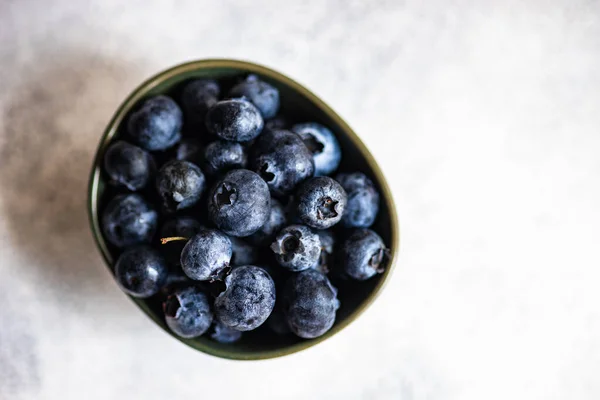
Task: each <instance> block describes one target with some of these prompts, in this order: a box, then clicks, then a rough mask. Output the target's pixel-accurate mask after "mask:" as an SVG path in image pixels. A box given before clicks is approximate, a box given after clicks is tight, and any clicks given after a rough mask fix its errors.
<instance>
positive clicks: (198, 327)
mask: <svg viewBox="0 0 600 400" xmlns="http://www.w3.org/2000/svg"><path fill="white" fill-rule="evenodd" d="M163 310H164V313H165V321H166V323H167V326H168V327H169V328H170V329H171V330H172V331H173V332H174V333H175V334H176V335H177V336H181V337H182V338H186V339H191V338H195V337H198V336H200V335H202V334H204V333H205V332H206V331H208V328H210V325H211V324H212V322H213V312H212V310H211V308H210V303H209V301H208V297H207V296H206V295H205V294H204V293H203V292H202V291H200V289H198V288H196V287H193V286H190V287H185V288H181V289H177V290H176V291H175V292H173V293H172V294H171V295H170V296H169V297H167V300H166V301H165V302H164V304H163Z"/></svg>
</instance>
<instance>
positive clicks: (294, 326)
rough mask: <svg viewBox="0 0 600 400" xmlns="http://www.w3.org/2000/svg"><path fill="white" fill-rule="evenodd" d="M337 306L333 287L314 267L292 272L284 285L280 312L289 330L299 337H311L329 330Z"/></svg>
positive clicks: (337, 302) (337, 301) (333, 320)
mask: <svg viewBox="0 0 600 400" xmlns="http://www.w3.org/2000/svg"><path fill="white" fill-rule="evenodd" d="M339 306H340V302H339V300H338V299H337V289H336V288H335V287H333V285H332V284H331V282H329V279H327V277H326V276H325V275H324V274H322V273H321V272H319V271H317V270H315V269H307V270H306V271H302V272H300V273H297V274H294V275H292V276H291V277H290V278H289V279H288V281H287V282H286V284H285V289H284V294H283V311H284V313H285V315H286V318H287V322H288V325H289V327H290V329H291V330H292V332H294V333H295V334H296V335H298V336H300V337H301V338H305V339H312V338H315V337H318V336H321V335H323V334H324V333H325V332H327V331H328V330H329V329H331V327H332V326H333V323H334V322H335V313H336V310H337V309H338V308H339Z"/></svg>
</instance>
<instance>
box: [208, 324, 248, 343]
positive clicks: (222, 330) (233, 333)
mask: <svg viewBox="0 0 600 400" xmlns="http://www.w3.org/2000/svg"><path fill="white" fill-rule="evenodd" d="M210 337H211V339H212V340H214V341H216V342H219V343H235V342H237V341H238V340H240V339H241V338H242V332H240V331H238V330H235V329H232V328H230V327H228V326H227V325H223V324H222V323H221V322H219V321H216V322H215V323H214V324H213V326H212V332H211V334H210Z"/></svg>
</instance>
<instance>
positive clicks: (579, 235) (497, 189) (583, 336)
mask: <svg viewBox="0 0 600 400" xmlns="http://www.w3.org/2000/svg"><path fill="white" fill-rule="evenodd" d="M206 57H236V58H243V59H249V60H254V61H257V62H260V63H264V64H267V65H269V66H271V67H274V68H276V69H278V70H281V71H283V72H285V73H287V74H289V75H290V76H292V77H293V78H295V79H297V80H299V81H300V82H302V83H304V84H305V85H307V86H308V87H309V88H312V89H314V91H315V92H316V93H317V94H318V95H320V96H322V98H323V99H324V100H325V101H326V102H328V103H329V104H331V105H332V106H333V107H334V108H335V109H336V110H337V111H338V112H339V113H340V114H341V115H342V116H344V117H345V118H346V119H347V120H348V121H349V122H350V124H351V125H352V126H353V127H354V128H355V129H356V130H357V131H358V132H359V133H360V135H361V136H362V138H363V140H364V141H365V142H366V143H367V145H368V146H369V147H370V148H371V150H372V152H373V153H374V154H375V156H376V157H377V158H378V160H379V162H380V163H381V166H382V168H383V170H384V171H386V172H387V174H388V177H389V179H390V182H391V185H392V187H393V191H394V193H395V197H396V201H397V206H398V211H399V214H400V218H401V222H402V242H403V245H402V255H401V258H400V262H399V265H398V269H397V271H396V273H395V275H394V277H393V281H392V282H391V284H390V285H389V287H388V288H387V290H386V291H385V293H384V295H383V296H382V297H381V298H380V300H379V301H378V302H377V303H376V304H375V305H374V306H373V308H372V309H370V311H369V312H368V313H367V314H366V315H364V316H363V317H362V318H360V319H359V320H358V321H357V322H356V323H355V324H353V325H352V326H351V327H350V328H348V329H347V330H346V331H344V332H343V333H341V334H340V335H338V336H337V337H335V338H333V339H331V340H329V341H328V342H326V343H324V344H322V345H319V346H318V347H316V348H313V349H311V350H309V351H306V352H304V353H300V354H297V355H294V356H289V357H286V358H283V359H280V360H272V361H265V362H256V363H241V362H231V361H225V360H220V359H217V358H213V357H209V356H205V355H203V354H200V353H196V352H193V351H192V350H190V349H188V348H187V347H185V346H183V345H181V344H179V343H178V342H176V341H174V340H172V339H171V338H169V337H168V336H167V335H165V334H164V333H162V332H161V331H160V330H159V329H157V328H156V327H155V326H153V324H152V322H150V320H149V319H148V318H147V317H145V316H144V315H142V314H141V313H140V312H138V310H137V309H136V307H135V306H134V305H133V304H132V303H131V302H130V301H129V300H127V299H126V298H125V296H123V295H121V294H120V293H119V290H118V289H117V287H116V286H115V285H114V284H113V282H112V281H111V278H110V276H109V274H108V273H107V272H106V271H105V269H104V266H103V264H102V261H101V259H100V256H99V254H98V252H97V251H96V249H95V247H94V244H93V242H92V238H91V236H90V233H89V228H88V223H87V219H86V214H85V204H84V203H85V196H86V193H85V191H86V180H87V174H88V168H89V166H90V163H91V159H92V155H93V152H94V149H95V147H96V144H97V141H98V138H99V135H100V133H101V131H102V129H103V127H104V125H105V124H106V123H107V121H108V119H109V118H110V116H111V114H112V112H113V111H114V109H115V107H116V106H117V105H118V104H119V103H120V102H121V101H122V100H123V99H124V97H125V96H126V95H127V94H128V93H129V91H130V90H132V89H133V88H134V87H135V86H136V85H137V84H138V83H139V82H141V81H142V80H143V79H145V78H146V77H148V76H149V75H151V74H153V73H155V72H157V71H159V70H161V69H164V68H166V67H169V66H171V65H173V64H176V63H179V62H182V61H185V60H190V59H195V58H206ZM599 110H600V6H599V5H598V4H597V3H595V2H591V1H583V0H569V1H568V0H564V1H558V0H549V1H538V0H532V1H527V2H522V1H512V0H508V1H500V0H498V1H474V0H473V1H461V0H454V1H444V0H429V1H421V0H405V1H364V0H356V1H347V0H345V1H322V0H321V1H316V0H315V1H306V2H284V1H275V0H273V1H261V0H253V1H245V0H240V1H220V2H214V1H206V0H194V1H149V0H145V1H141V0H131V1H127V2H124V1H120V0H104V1H95V2H87V3H86V2H83V1H70V0H55V1H41V0H37V1H36V0H29V1H28V0H20V1H17V0H13V1H11V0H4V1H2V2H0V238H1V240H0V399H3V400H4V399H8V400H12V399H18V400H20V399H90V400H92V399H186V398H187V399H192V398H203V399H229V398H231V399H249V400H251V399H266V398H273V399H409V400H421V399H427V400H430V399H435V400H437V399H440V400H442V399H443V400H446V399H467V400H470V399H473V400H481V399H486V400H494V399H503V400H504V399H509V398H510V399H526V400H534V399H540V400H542V399H543V400H550V399H578V400H587V399H590V400H592V399H598V398H600V380H599V379H598V376H597V375H598V370H599V369H600V291H599V290H598V286H599V282H600V253H599V252H598V243H599V242H600V184H599V178H600V176H599V173H600V161H599V160H600V158H599V156H598V155H599V154H600V133H599V129H600V112H599ZM392 171H395V172H392Z"/></svg>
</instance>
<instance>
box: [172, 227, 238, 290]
mask: <svg viewBox="0 0 600 400" xmlns="http://www.w3.org/2000/svg"><path fill="white" fill-rule="evenodd" d="M180 261H181V268H182V269H183V272H185V274H186V275H187V276H189V277H190V278H192V279H194V280H198V281H207V280H215V279H219V276H220V275H221V274H222V273H223V272H224V271H225V269H226V268H228V267H229V263H230V261H231V241H230V240H229V238H228V237H227V235H224V234H223V233H221V232H219V231H217V230H215V229H201V230H200V231H199V232H198V233H197V234H196V235H195V236H193V237H192V238H191V239H190V240H188V242H187V243H186V244H185V246H184V248H183V250H182V252H181V260H180Z"/></svg>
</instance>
